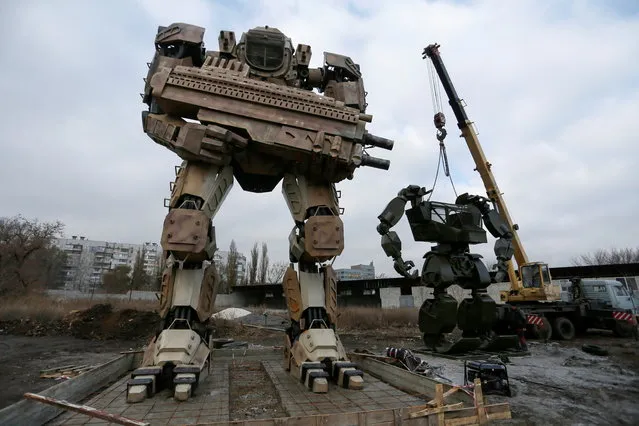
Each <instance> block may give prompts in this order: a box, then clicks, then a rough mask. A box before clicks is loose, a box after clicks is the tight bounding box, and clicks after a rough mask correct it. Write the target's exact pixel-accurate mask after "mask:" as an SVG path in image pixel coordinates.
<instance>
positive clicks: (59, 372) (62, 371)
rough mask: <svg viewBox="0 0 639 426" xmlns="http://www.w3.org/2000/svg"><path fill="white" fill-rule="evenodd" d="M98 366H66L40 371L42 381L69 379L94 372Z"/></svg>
mask: <svg viewBox="0 0 639 426" xmlns="http://www.w3.org/2000/svg"><path fill="white" fill-rule="evenodd" d="M95 367H97V366H96V365H88V364H84V365H65V366H63V367H55V368H48V369H46V370H40V378H42V379H61V378H66V379H69V378H71V377H75V376H79V375H80V374H82V373H86V372H87V371H90V370H93V369H94V368H95Z"/></svg>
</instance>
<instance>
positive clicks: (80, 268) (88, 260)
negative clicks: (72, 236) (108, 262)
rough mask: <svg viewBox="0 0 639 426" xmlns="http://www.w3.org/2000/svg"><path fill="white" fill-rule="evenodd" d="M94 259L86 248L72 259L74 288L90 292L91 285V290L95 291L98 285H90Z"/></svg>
mask: <svg viewBox="0 0 639 426" xmlns="http://www.w3.org/2000/svg"><path fill="white" fill-rule="evenodd" d="M93 261H94V257H93V256H92V255H91V254H90V253H87V251H86V250H85V248H84V247H83V248H82V251H81V252H80V253H78V254H74V255H73V256H72V257H71V262H70V265H69V266H71V267H72V270H73V280H72V283H73V288H74V289H75V290H80V291H88V290H89V284H91V289H92V290H94V289H95V286H96V284H97V283H90V282H89V278H90V277H91V270H92V269H93Z"/></svg>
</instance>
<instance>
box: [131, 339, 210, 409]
mask: <svg viewBox="0 0 639 426" xmlns="http://www.w3.org/2000/svg"><path fill="white" fill-rule="evenodd" d="M209 353H210V350H209V348H208V346H207V345H206V344H205V343H204V341H203V340H201V339H200V336H199V335H197V333H195V332H193V331H192V330H164V331H163V332H162V333H161V334H160V336H159V337H158V338H157V340H156V341H154V342H152V343H151V345H149V347H148V348H147V350H146V352H145V354H144V355H145V356H144V358H145V361H146V362H143V366H142V367H140V368H137V369H136V370H134V371H133V373H131V378H130V379H129V381H128V382H127V398H126V399H127V402H128V403H137V402H142V401H144V400H145V399H146V398H151V397H153V396H154V395H155V394H156V393H157V392H159V391H161V390H163V389H166V388H169V389H172V390H173V397H174V398H175V399H176V400H177V401H186V400H187V399H189V398H190V397H191V396H192V395H193V392H194V391H195V390H196V389H197V385H198V383H199V381H200V378H201V377H202V373H203V370H204V368H205V366H206V362H207V359H208V357H209ZM147 360H148V361H147ZM144 364H147V365H144Z"/></svg>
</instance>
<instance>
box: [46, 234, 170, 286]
mask: <svg viewBox="0 0 639 426" xmlns="http://www.w3.org/2000/svg"><path fill="white" fill-rule="evenodd" d="M55 245H56V246H57V247H58V248H59V249H60V250H62V251H64V252H65V253H66V254H67V263H66V265H65V267H64V268H63V277H62V281H63V282H64V288H65V289H68V290H80V291H91V290H94V289H96V288H98V287H100V286H101V285H102V276H103V275H104V273H105V272H108V271H110V270H113V269H115V268H116V267H118V266H124V265H126V266H129V267H130V268H131V271H133V266H134V265H135V260H136V257H137V255H138V253H140V252H143V253H144V256H143V265H144V270H145V272H146V273H147V274H149V275H151V276H155V275H156V274H157V272H158V270H159V267H160V263H161V259H162V247H161V246H160V245H159V244H157V243H144V244H128V243H115V242H109V241H96V240H88V239H87V238H86V237H82V236H76V235H74V236H72V237H71V238H57V239H56V241H55Z"/></svg>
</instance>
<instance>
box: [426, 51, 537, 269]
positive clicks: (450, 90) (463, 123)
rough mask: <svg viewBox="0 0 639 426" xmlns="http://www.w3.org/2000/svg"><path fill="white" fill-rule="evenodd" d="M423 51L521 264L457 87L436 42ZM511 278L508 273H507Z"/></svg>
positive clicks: (516, 240)
mask: <svg viewBox="0 0 639 426" xmlns="http://www.w3.org/2000/svg"><path fill="white" fill-rule="evenodd" d="M424 54H425V55H426V56H428V57H429V58H430V59H431V61H432V63H433V66H434V68H435V71H436V72H437V75H438V76H439V79H440V81H441V83H442V86H443V87H444V91H445V92H446V95H447V96H448V103H449V104H450V107H451V108H452V109H453V113H454V114H455V118H456V119H457V126H458V127H459V129H460V130H461V132H462V137H463V138H464V140H465V141H466V144H467V145H468V149H469V150H470V153H471V155H472V157H473V160H474V162H475V166H476V169H475V170H477V171H478V172H479V175H480V176H481V179H482V181H483V183H484V187H485V188H486V194H487V195H488V198H489V199H490V200H491V201H492V202H493V203H494V204H495V207H496V210H497V211H498V212H499V214H500V216H501V217H502V219H503V220H504V221H505V222H506V223H507V224H508V227H509V228H510V229H511V231H512V233H513V238H512V244H513V248H514V251H515V260H516V261H517V265H518V266H520V267H521V266H522V265H525V264H527V263H528V256H527V255H526V251H525V250H524V247H523V245H522V243H521V240H520V239H519V235H518V234H517V229H518V226H517V225H516V224H514V223H513V220H512V218H511V217H510V213H509V212H508V208H507V207H506V202H505V201H504V198H503V197H502V193H501V191H500V190H499V187H498V186H497V181H496V180H495V176H494V175H493V172H492V171H491V164H490V163H489V162H488V160H487V159H486V155H485V154H484V151H483V150H482V148H481V145H480V143H479V139H478V137H477V133H476V132H475V130H474V129H473V126H472V124H473V123H472V122H471V121H470V120H469V119H468V116H467V115H466V111H465V110H464V106H463V105H462V101H461V99H460V98H459V96H458V95H457V91H456V90H455V86H453V83H452V81H451V79H450V76H449V75H448V71H447V70H446V67H445V66H444V63H443V61H442V59H441V57H440V55H439V45H438V44H431V45H429V46H428V47H426V49H424ZM511 278H512V277H511Z"/></svg>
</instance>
